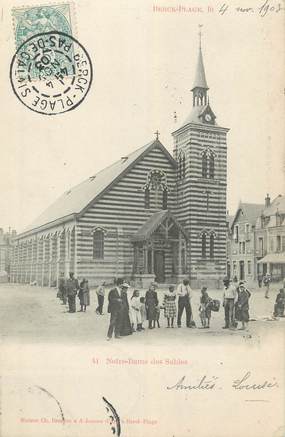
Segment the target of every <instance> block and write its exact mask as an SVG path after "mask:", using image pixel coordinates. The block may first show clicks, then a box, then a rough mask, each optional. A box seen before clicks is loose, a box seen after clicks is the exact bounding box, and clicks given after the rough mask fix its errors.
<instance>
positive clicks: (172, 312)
mask: <svg viewBox="0 0 285 437" xmlns="http://www.w3.org/2000/svg"><path fill="white" fill-rule="evenodd" d="M175 300H176V293H175V291H174V286H173V285H170V287H169V290H168V291H167V292H166V293H165V294H164V298H163V307H164V317H166V319H167V328H170V323H171V328H174V326H173V323H174V318H175V317H176V303H175Z"/></svg>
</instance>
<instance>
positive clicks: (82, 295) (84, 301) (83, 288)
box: [78, 278, 90, 312]
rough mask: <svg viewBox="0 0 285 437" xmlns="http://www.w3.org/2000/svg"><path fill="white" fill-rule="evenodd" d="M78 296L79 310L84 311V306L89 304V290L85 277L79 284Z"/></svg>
mask: <svg viewBox="0 0 285 437" xmlns="http://www.w3.org/2000/svg"><path fill="white" fill-rule="evenodd" d="M78 297H79V301H80V307H81V309H80V310H79V311H84V312H85V311H86V307H87V306H88V305H90V292H89V285H88V281H87V279H85V278H83V280H82V281H81V282H80V285H79V292H78Z"/></svg>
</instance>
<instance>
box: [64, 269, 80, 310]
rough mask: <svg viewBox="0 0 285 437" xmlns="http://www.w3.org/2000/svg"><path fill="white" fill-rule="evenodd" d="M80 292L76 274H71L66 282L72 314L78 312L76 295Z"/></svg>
mask: <svg viewBox="0 0 285 437" xmlns="http://www.w3.org/2000/svg"><path fill="white" fill-rule="evenodd" d="M78 290H79V283H78V279H76V278H75V277H74V273H73V272H70V273H69V278H68V279H67V281H66V295H67V299H68V307H69V312H70V313H75V312H76V295H77V291H78Z"/></svg>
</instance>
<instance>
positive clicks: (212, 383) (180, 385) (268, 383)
mask: <svg viewBox="0 0 285 437" xmlns="http://www.w3.org/2000/svg"><path fill="white" fill-rule="evenodd" d="M185 380H186V376H185V375H184V376H182V378H180V379H179V380H178V382H176V383H175V384H174V385H172V386H167V387H166V389H167V390H188V391H191V390H193V391H195V390H201V391H203V390H216V389H221V388H222V387H221V385H220V384H219V377H218V376H212V377H210V378H209V377H208V376H206V375H203V376H202V377H201V378H199V380H198V381H197V383H190V384H188V383H187V382H186V381H185ZM231 387H232V388H233V389H234V390H265V389H273V388H278V387H279V385H278V382H277V381H276V379H275V378H274V377H273V378H272V379H271V380H265V381H259V382H257V381H254V380H253V377H252V374H251V372H249V371H248V372H246V373H245V374H244V375H243V376H242V377H241V378H239V379H235V380H233V381H232V385H231Z"/></svg>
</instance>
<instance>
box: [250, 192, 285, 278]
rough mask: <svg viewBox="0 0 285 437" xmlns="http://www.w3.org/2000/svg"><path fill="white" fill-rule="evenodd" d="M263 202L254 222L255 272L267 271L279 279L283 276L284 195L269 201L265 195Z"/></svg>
mask: <svg viewBox="0 0 285 437" xmlns="http://www.w3.org/2000/svg"><path fill="white" fill-rule="evenodd" d="M265 202H266V207H265V208H264V209H263V211H262V214H261V215H260V216H259V217H258V219H257V222H256V231H255V237H256V257H257V274H260V275H262V274H265V273H267V272H268V273H270V274H271V276H272V279H273V280H275V281H279V280H282V279H283V278H285V196H284V195H281V194H279V196H277V197H276V198H275V199H274V200H273V201H272V202H271V201H270V197H269V196H268V195H267V197H266V199H265Z"/></svg>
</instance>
